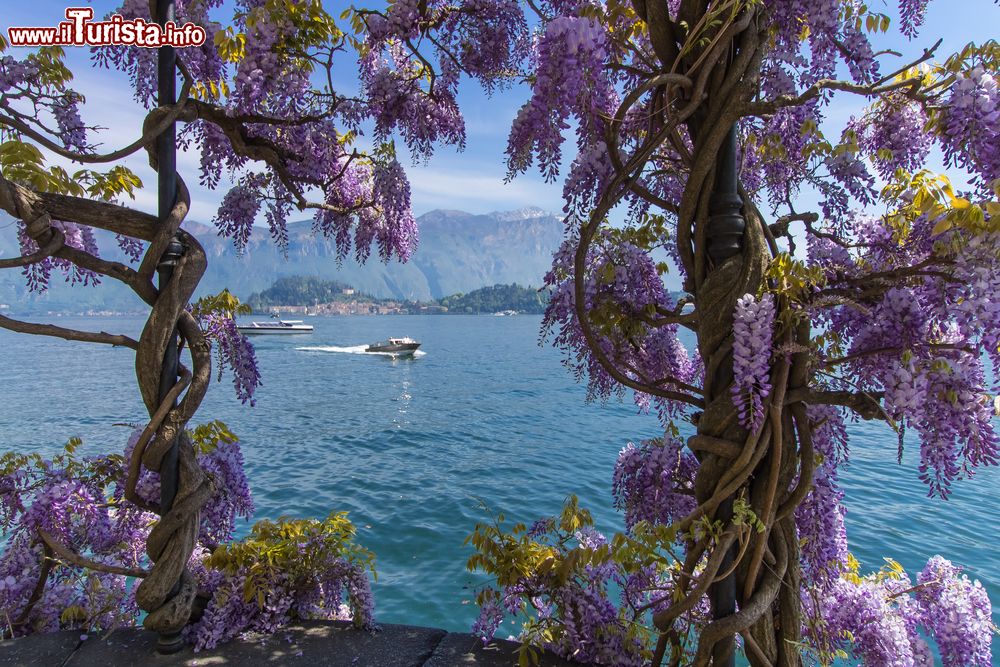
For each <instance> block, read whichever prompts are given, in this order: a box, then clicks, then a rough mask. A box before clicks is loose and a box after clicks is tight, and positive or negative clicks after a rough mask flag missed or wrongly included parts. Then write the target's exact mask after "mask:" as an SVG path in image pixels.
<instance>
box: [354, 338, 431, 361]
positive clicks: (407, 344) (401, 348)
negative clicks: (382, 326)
mask: <svg viewBox="0 0 1000 667" xmlns="http://www.w3.org/2000/svg"><path fill="white" fill-rule="evenodd" d="M418 347H420V343H418V342H417V341H415V340H413V339H412V338H390V339H389V340H386V341H379V342H378V343H372V344H371V345H369V346H368V347H366V348H365V352H381V353H382V354H391V355H393V356H396V357H405V356H409V355H411V354H413V353H414V352H416V351H417V348H418Z"/></svg>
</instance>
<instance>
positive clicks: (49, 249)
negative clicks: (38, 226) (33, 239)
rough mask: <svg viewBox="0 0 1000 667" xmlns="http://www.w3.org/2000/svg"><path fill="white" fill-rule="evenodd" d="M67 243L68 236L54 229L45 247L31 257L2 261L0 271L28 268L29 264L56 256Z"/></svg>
mask: <svg viewBox="0 0 1000 667" xmlns="http://www.w3.org/2000/svg"><path fill="white" fill-rule="evenodd" d="M65 242H66V236H65V235H64V234H63V233H62V232H61V231H59V230H58V229H53V230H52V237H51V238H50V239H49V242H48V243H46V244H45V245H44V246H43V247H41V248H39V249H38V250H36V251H35V252H33V253H31V254H30V255H22V256H21V257H13V258H11V259H0V269H11V268H14V267H16V266H28V265H29V264H34V263H36V262H40V261H42V260H43V259H45V258H46V257H51V256H52V255H54V254H55V253H56V251H57V250H59V249H60V248H62V247H63V243H65Z"/></svg>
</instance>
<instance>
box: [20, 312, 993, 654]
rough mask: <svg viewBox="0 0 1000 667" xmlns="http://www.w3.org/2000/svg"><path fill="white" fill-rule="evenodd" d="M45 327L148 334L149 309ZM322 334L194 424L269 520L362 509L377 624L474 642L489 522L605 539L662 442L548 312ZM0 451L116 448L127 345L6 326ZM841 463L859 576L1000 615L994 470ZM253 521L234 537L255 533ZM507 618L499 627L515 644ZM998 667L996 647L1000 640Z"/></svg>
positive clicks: (875, 436) (133, 398) (887, 453)
mask: <svg viewBox="0 0 1000 667" xmlns="http://www.w3.org/2000/svg"><path fill="white" fill-rule="evenodd" d="M45 321H51V322H53V323H57V324H61V325H63V326H71V327H78V328H82V329H88V330H102V331H108V332H114V333H125V334H129V335H133V336H137V335H138V332H139V331H140V329H141V327H142V320H141V319H139V318H126V317H87V318H83V317H80V318H75V317H74V318H70V317H50V318H45ZM309 322H310V323H311V324H313V325H314V326H315V331H314V333H312V334H308V335H298V336H257V337H255V338H254V342H255V344H256V346H257V354H258V359H259V362H260V366H261V370H262V374H263V381H264V384H263V386H262V387H261V388H260V390H259V392H258V403H257V406H256V407H254V408H250V407H245V406H243V405H241V404H240V403H239V401H238V400H236V399H235V397H234V392H233V390H232V386H231V384H230V380H229V378H228V377H223V379H222V381H221V382H219V383H214V384H213V386H212V388H211V390H210V391H209V394H208V397H207V398H206V400H205V402H204V404H203V405H202V408H201V410H200V412H199V414H198V416H197V417H196V418H195V422H196V423H201V422H205V421H209V420H212V419H221V420H223V421H225V422H226V423H227V424H229V426H230V428H231V429H232V430H233V431H234V432H235V433H237V434H238V435H239V436H240V438H241V440H242V442H243V451H244V454H245V456H246V461H247V466H248V475H249V478H250V485H251V489H252V491H253V494H254V499H255V502H256V504H257V517H258V518H264V517H267V518H276V517H278V516H281V515H293V516H297V517H323V516H326V515H327V514H328V513H329V512H331V511H334V510H346V511H348V512H350V518H351V519H352V520H353V521H354V523H355V525H356V526H357V527H358V540H359V542H361V543H362V544H363V545H364V546H366V547H368V548H369V549H371V550H373V551H374V552H375V554H376V558H377V560H376V565H377V569H378V582H377V583H376V584H375V596H376V616H377V618H378V620H380V621H382V622H386V623H410V624H416V625H428V626H436V627H442V628H446V629H448V630H453V631H468V628H469V626H470V625H471V623H472V621H473V619H474V618H475V615H476V607H475V603H474V601H473V597H474V587H475V585H476V584H477V583H481V582H482V579H481V578H480V577H479V576H477V575H472V574H469V573H468V572H467V571H466V569H465V563H466V560H467V558H468V557H469V555H470V554H471V553H472V552H471V549H470V548H469V547H464V546H463V545H462V542H463V540H464V539H465V537H466V536H467V535H468V534H469V533H470V532H471V531H472V529H473V527H474V526H475V524H476V523H477V522H480V521H487V520H489V519H490V515H489V514H488V513H487V512H486V511H484V510H483V508H482V505H483V504H485V505H486V506H488V507H489V509H490V510H491V511H492V512H494V513H495V512H503V513H504V514H505V515H506V516H507V517H508V521H509V522H511V523H512V522H514V521H525V522H530V521H532V520H534V519H536V518H539V517H541V516H550V515H553V514H556V513H558V512H559V510H560V508H561V506H562V502H563V500H564V499H565V498H566V496H567V495H568V494H570V493H575V494H577V495H578V496H579V498H580V503H581V505H583V506H585V507H588V508H590V509H591V511H592V512H593V514H594V517H595V520H596V523H597V527H598V529H600V530H602V531H604V532H605V533H611V532H614V531H615V530H619V529H621V527H622V523H621V518H620V515H618V514H617V513H616V512H615V511H614V509H613V507H612V501H611V473H612V468H613V465H614V461H615V457H616V456H617V454H618V451H619V450H620V449H621V448H622V447H624V446H625V444H626V443H627V442H628V441H630V440H631V441H635V442H638V440H640V439H643V438H649V437H656V436H658V435H660V433H661V428H660V425H659V424H658V422H657V419H656V418H655V416H652V415H643V414H638V413H637V410H636V408H635V407H634V405H633V404H632V402H631V398H630V397H628V396H627V397H626V398H625V400H624V402H621V403H619V402H611V403H609V404H607V405H600V404H593V403H591V404H588V403H586V402H585V393H586V391H585V387H584V386H582V385H579V384H577V383H576V382H575V381H574V380H573V377H572V375H571V374H570V373H569V372H568V371H567V370H566V369H565V368H564V367H563V366H562V365H561V363H560V362H561V353H560V352H559V351H557V350H554V349H552V348H551V347H548V346H539V345H538V331H539V323H540V318H539V317H537V316H525V315H521V316H516V317H493V316H461V315H448V316H352V317H330V318H309ZM388 336H411V337H413V338H416V339H417V340H419V341H421V342H422V343H423V345H422V347H421V351H422V354H418V356H416V357H415V358H413V359H395V360H394V359H391V358H388V357H385V356H381V355H374V354H365V353H363V346H364V345H365V344H366V343H370V342H372V341H375V340H379V339H384V338H386V337H388ZM0 351H2V352H0V354H2V357H0V359H2V361H0V378H2V381H0V450H3V451H6V450H11V449H16V450H21V451H42V452H54V451H56V450H57V449H59V448H60V447H61V446H62V444H63V443H65V441H66V440H67V439H68V438H69V437H71V436H80V437H82V438H83V439H84V451H86V452H92V453H99V452H100V453H104V452H112V451H114V452H117V451H121V449H122V448H123V446H124V443H125V439H126V438H127V429H124V428H122V427H116V426H114V423H116V422H128V421H141V420H143V418H144V416H145V413H144V411H143V408H142V403H141V400H140V398H139V395H138V391H137V389H136V386H135V381H134V377H133V354H132V352H131V351H130V350H127V349H114V348H108V347H106V346H101V345H90V344H86V343H69V342H66V341H62V340H60V339H54V338H41V337H34V336H23V335H17V334H13V333H10V332H7V331H4V330H0ZM850 432H851V436H852V439H851V462H850V465H849V466H848V467H847V468H846V469H845V471H844V472H843V486H844V488H845V491H846V503H847V507H848V514H847V523H848V534H849V537H850V540H851V545H852V550H853V552H854V553H855V555H856V556H857V558H858V559H859V560H860V561H861V562H862V565H863V567H864V568H867V569H877V568H879V567H880V566H881V565H882V564H883V560H882V557H883V556H890V557H893V558H895V559H897V560H899V561H900V562H901V563H902V564H903V565H904V566H905V567H906V569H907V571H908V572H909V573H910V575H911V577H913V578H915V576H916V573H917V572H918V571H919V570H920V569H921V568H922V567H923V565H924V563H925V562H926V560H927V558H928V557H930V556H932V555H934V554H942V555H943V556H945V557H946V558H949V559H951V560H952V561H954V562H955V563H958V564H960V565H962V566H963V567H964V568H965V571H966V572H967V573H968V575H969V576H970V577H973V578H976V579H979V580H981V581H982V582H983V585H984V586H985V587H986V588H987V590H988V592H989V595H990V599H991V601H992V603H993V617H994V622H995V623H997V622H998V619H1000V549H998V546H997V542H998V541H1000V501H998V497H1000V470H997V469H996V468H990V469H984V470H982V471H980V472H979V474H978V475H977V476H976V477H975V478H973V479H971V480H962V481H961V482H959V483H958V484H957V486H956V489H955V493H954V494H953V496H952V497H951V499H949V500H948V501H941V500H939V499H929V498H927V497H926V487H925V486H924V485H923V484H922V483H921V482H920V481H919V480H918V478H917V464H918V456H919V452H918V443H917V442H916V440H915V439H913V438H909V439H908V441H907V449H906V453H905V456H904V459H903V464H902V465H901V466H900V465H897V463H896V436H895V434H894V433H893V432H892V431H891V430H890V429H889V428H888V427H886V426H884V425H882V424H873V423H864V422H862V423H858V424H854V425H852V426H851V428H850ZM247 529H248V526H247V525H244V526H242V527H241V530H242V532H244V533H245V532H246V531H247ZM516 630H517V628H516V627H515V626H513V625H509V626H505V628H504V629H502V630H501V633H500V634H501V636H506V635H507V634H513V633H515V632H516ZM993 653H994V665H1000V655H998V654H1000V641H996V640H995V641H994V649H993Z"/></svg>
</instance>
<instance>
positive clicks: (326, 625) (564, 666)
mask: <svg viewBox="0 0 1000 667" xmlns="http://www.w3.org/2000/svg"><path fill="white" fill-rule="evenodd" d="M517 647H518V644H517V643H515V642H510V641H497V642H493V643H492V644H490V645H489V646H486V647H484V646H482V643H481V642H480V641H479V640H478V639H477V638H476V637H474V636H473V635H470V634H461V633H448V632H446V631H445V630H440V629H437V628H422V627H414V626H409V625H383V626H382V629H381V630H380V631H379V632H366V631H363V630H355V629H354V628H353V627H351V625H350V623H345V622H323V621H311V622H305V623H299V624H295V625H291V626H289V627H287V628H284V629H282V630H281V631H279V632H277V633H276V634H274V635H264V636H261V635H248V636H243V637H239V638H237V639H234V640H233V641H231V642H229V643H227V644H224V645H222V646H219V647H218V648H216V649H214V650H211V651H201V652H199V653H195V652H193V651H192V650H191V649H190V648H185V649H184V650H182V651H180V652H178V653H175V654H173V655H166V656H165V655H160V654H158V653H156V650H155V649H156V635H154V634H153V633H151V632H147V631H145V630H143V629H141V628H124V629H121V630H115V631H114V632H112V633H111V634H110V635H108V636H106V637H104V636H94V635H91V636H90V637H88V638H87V639H86V640H85V641H80V633H79V632H59V633H52V634H47V635H32V636H29V637H22V638H20V639H14V640H11V641H6V642H0V665H18V666H21V665H25V666H33V665H44V666H46V667H48V666H50V665H51V666H52V667H130V666H132V665H134V666H136V667H179V666H181V665H183V666H184V667H210V666H214V665H219V666H240V667H243V666H244V665H246V666H250V667H252V666H254V665H290V666H292V667H314V666H316V667H318V666H320V665H322V666H323V667H468V666H475V667H516V665H517V663H518V661H517ZM573 664H575V663H570V662H566V661H563V660H560V659H558V658H553V657H550V656H545V657H543V658H542V661H541V663H540V665H539V667H571V666H572V665H573Z"/></svg>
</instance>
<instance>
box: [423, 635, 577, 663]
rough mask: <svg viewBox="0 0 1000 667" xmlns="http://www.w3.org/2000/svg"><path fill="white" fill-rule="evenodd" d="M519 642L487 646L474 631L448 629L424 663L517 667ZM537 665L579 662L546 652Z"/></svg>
mask: <svg viewBox="0 0 1000 667" xmlns="http://www.w3.org/2000/svg"><path fill="white" fill-rule="evenodd" d="M518 647H520V644H519V643H518V642H511V641H494V642H491V643H490V644H489V645H487V646H483V643H482V642H481V641H479V638H478V637H476V636H475V635H470V634H462V633H459V632H451V633H449V634H448V635H447V636H446V637H445V638H444V639H442V640H441V642H440V643H439V644H438V645H437V648H435V649H434V654H433V655H431V657H430V659H429V660H428V661H427V662H425V663H424V666H423V667H466V666H469V665H474V666H475V667H517V665H518V655H517V649H518ZM539 657H540V658H541V660H540V662H539V664H538V667H575V666H576V665H577V664H578V663H575V662H568V661H566V660H563V659H561V658H559V657H556V656H553V655H549V654H544V655H540V656H539Z"/></svg>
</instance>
